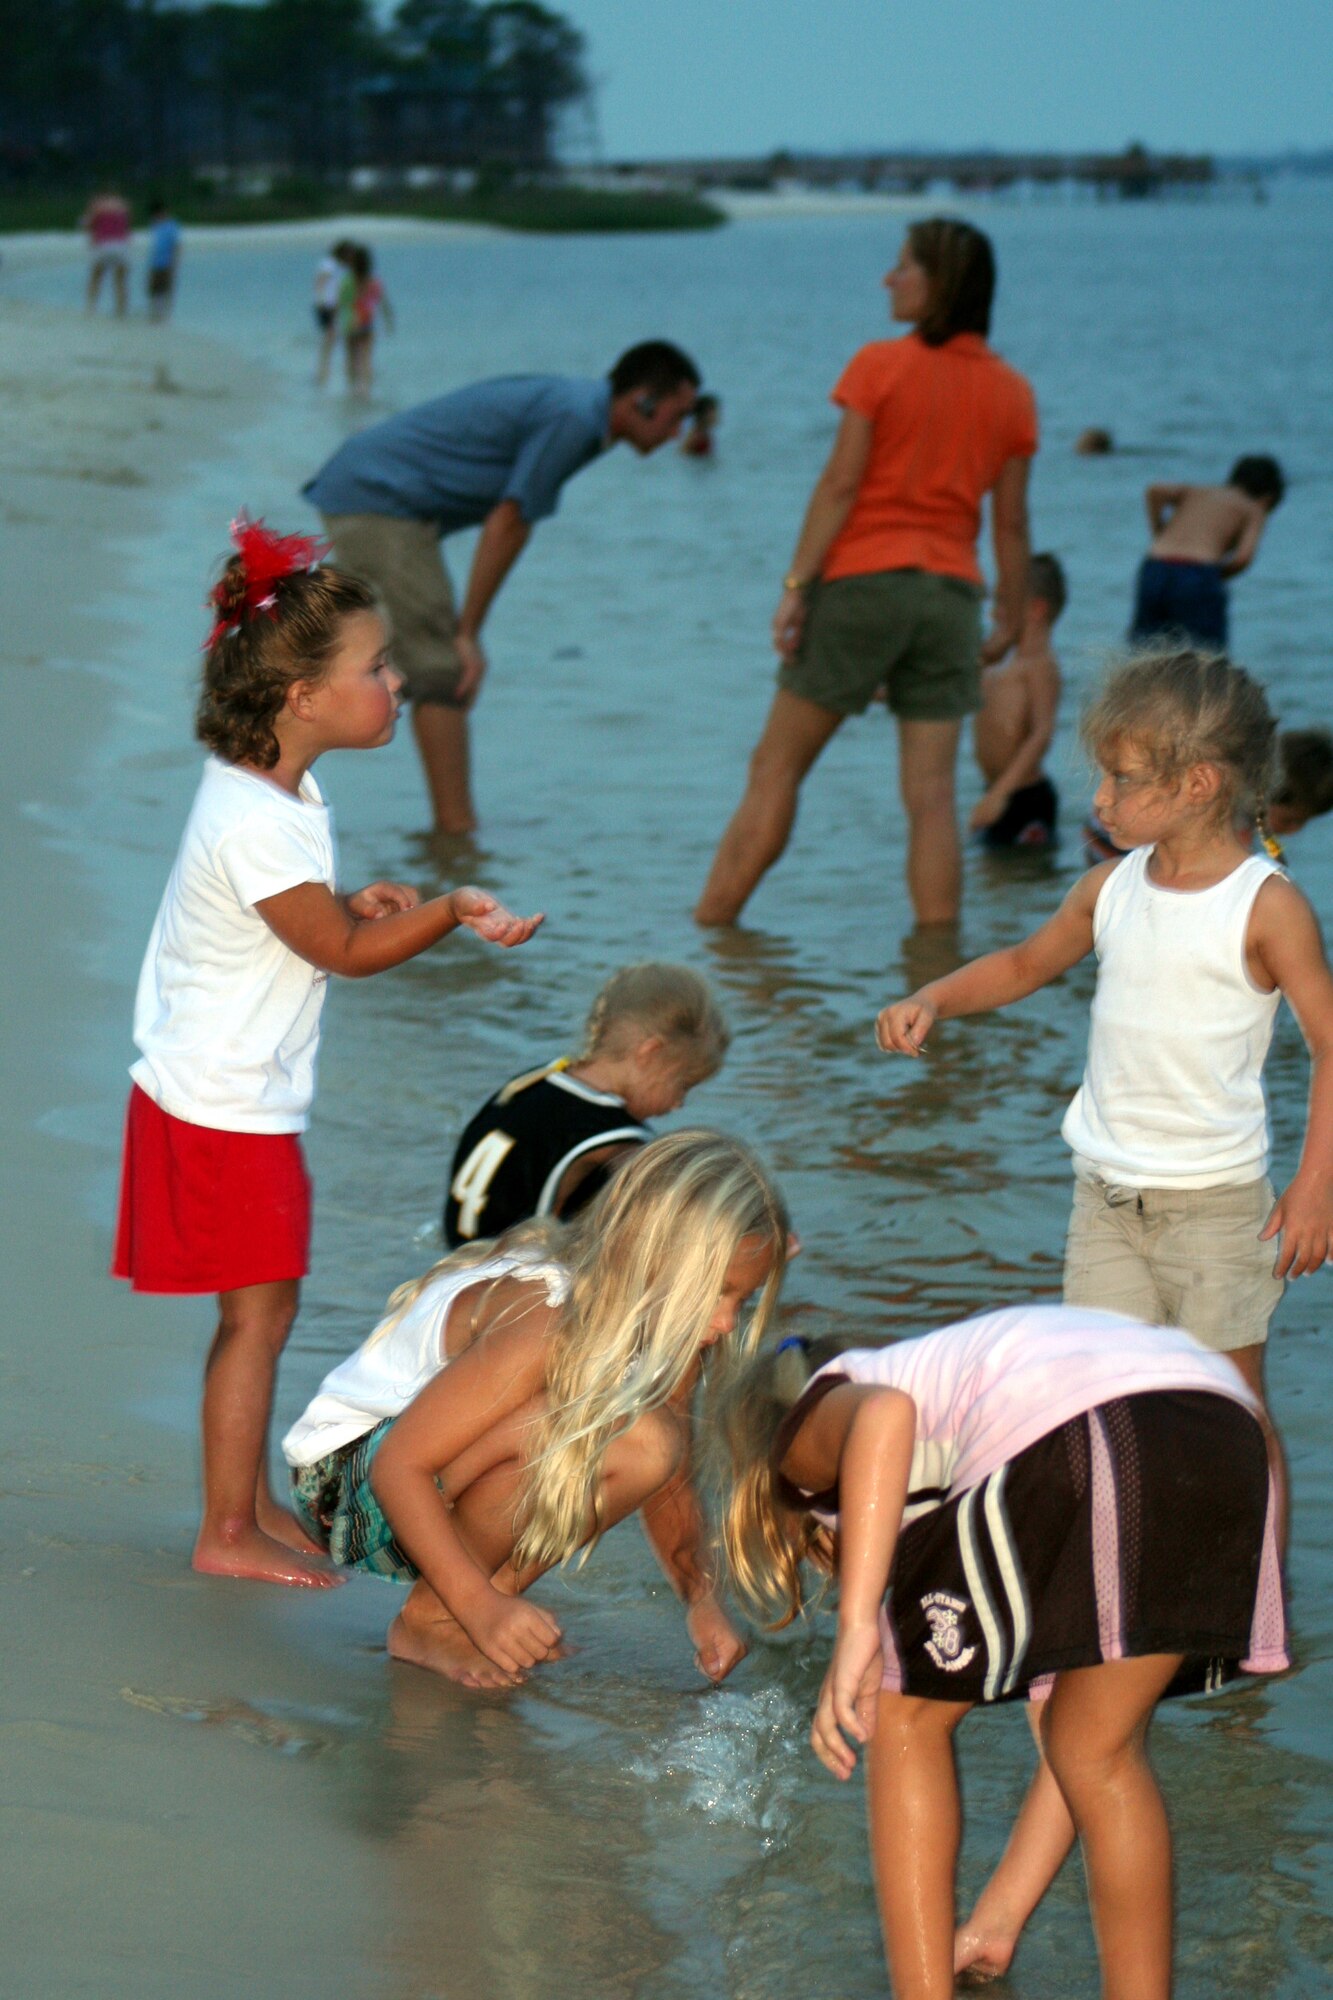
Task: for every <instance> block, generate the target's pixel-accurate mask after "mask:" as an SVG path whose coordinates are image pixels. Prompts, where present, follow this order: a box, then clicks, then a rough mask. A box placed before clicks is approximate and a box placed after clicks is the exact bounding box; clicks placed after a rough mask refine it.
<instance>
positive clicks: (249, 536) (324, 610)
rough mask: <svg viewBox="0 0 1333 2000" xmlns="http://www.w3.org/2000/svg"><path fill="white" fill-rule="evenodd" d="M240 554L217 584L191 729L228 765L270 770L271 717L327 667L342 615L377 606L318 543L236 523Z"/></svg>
mask: <svg viewBox="0 0 1333 2000" xmlns="http://www.w3.org/2000/svg"><path fill="white" fill-rule="evenodd" d="M233 532H234V538H235V540H236V541H237V545H238V546H237V553H236V554H235V555H234V556H232V557H231V559H230V561H229V562H228V563H227V565H226V568H225V569H224V570H223V572H222V575H221V577H220V579H219V581H218V583H217V584H216V585H215V587H214V589H213V592H212V595H211V597H210V600H209V601H210V603H211V604H212V606H213V607H214V609H215V610H216V612H217V619H216V622H215V624H214V627H213V631H212V632H211V634H210V635H209V638H208V641H207V643H206V646H205V651H204V668H203V686H202V689H201V692H200V696H199V705H198V708H197V710H196V711H195V734H196V735H197V736H198V738H199V740H200V742H201V743H204V744H206V745H207V746H208V748H209V749H210V750H212V751H213V752H214V754H215V755H216V756H218V757H221V758H222V759H223V760H224V761H225V762H226V763H228V764H253V765H254V766H255V767H256V768H257V769H259V770H263V771H269V770H272V768H273V766H274V765H275V764H276V763H277V761H278V755H279V751H278V739H277V736H276V735H275V733H274V727H273V725H274V723H275V721H276V720H277V717H278V715H279V714H280V713H281V711H282V709H283V707H284V705H285V704H286V701H287V697H288V694H289V692H290V691H291V689H292V688H293V687H295V686H296V684H297V683H298V682H300V681H304V682H309V683H317V682H319V681H320V680H321V679H322V678H323V677H324V675H325V674H327V672H328V670H329V667H330V665H331V664H332V661H333V657H334V655H335V653H336V652H337V650H338V647H339V644H340V642H341V640H342V638H343V636H344V627H345V625H346V621H347V620H348V618H350V617H351V616H353V615H354V614H355V613H357V612H375V611H376V610H377V608H378V605H377V600H376V597H375V593H374V591H373V590H372V589H371V588H370V586H369V584H366V583H363V582H362V581H361V579H360V578H359V577H354V576H349V575H348V574H347V573H346V571H345V570H339V569H334V568H332V567H331V566H329V565H328V564H320V563H319V562H318V560H317V558H318V546H319V545H318V544H316V543H314V542H311V541H309V540H307V539H306V538H305V537H302V536H296V535H291V536H278V535H269V534H268V533H267V531H266V530H265V529H264V528H263V524H262V523H260V522H253V523H249V522H242V523H239V524H238V525H237V527H236V529H235V530H234V531H233Z"/></svg>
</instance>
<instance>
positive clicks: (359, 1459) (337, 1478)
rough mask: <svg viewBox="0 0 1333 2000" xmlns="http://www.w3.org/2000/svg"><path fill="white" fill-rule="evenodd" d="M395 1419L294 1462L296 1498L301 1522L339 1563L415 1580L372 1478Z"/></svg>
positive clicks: (413, 1567)
mask: <svg viewBox="0 0 1333 2000" xmlns="http://www.w3.org/2000/svg"><path fill="white" fill-rule="evenodd" d="M392 1423H393V1419H392V1417H389V1418H386V1419H385V1421H384V1422H383V1423H382V1424H376V1426H375V1428H374V1430H373V1431H367V1432H366V1435H365V1436H364V1437H359V1438H353V1440H352V1442H351V1443H350V1444H345V1445H340V1446H339V1448H338V1450H337V1451H331V1452H330V1453H329V1455H328V1457H327V1458H318V1459H316V1460H315V1463H314V1464H313V1465H297V1466H293V1467H292V1504H293V1506H294V1507H295V1509H296V1513H297V1518H298V1519H299V1520H300V1522H301V1525H302V1526H303V1527H304V1528H305V1529H307V1530H308V1532H309V1533H310V1534H312V1535H313V1536H314V1538H315V1540H316V1541H317V1542H320V1543H321V1544H322V1545H323V1546H324V1547H325V1548H326V1549H327V1550H328V1552H329V1554H330V1555H331V1556H332V1557H333V1560H334V1562H335V1563H336V1564H337V1565H338V1567H339V1569H368V1570H370V1571H371V1572H372V1574H373V1575H375V1576H391V1577H393V1578H394V1579H395V1581H396V1582H398V1583H411V1582H413V1581H414V1580H415V1578H416V1577H417V1575H418V1574H419V1572H418V1570H417V1568H416V1565H415V1564H414V1563H413V1562H411V1561H410V1560H409V1558H408V1557H407V1556H406V1555H405V1554H404V1552H403V1550H402V1549H400V1548H399V1546H398V1544H397V1542H396V1541H395V1540H394V1538H393V1529H392V1528H391V1527H390V1526H389V1524H388V1522H387V1521H386V1520H385V1518H384V1514H383V1512H382V1510H381V1508H380V1503H379V1501H378V1500H377V1499H376V1498H375V1495H374V1492H373V1491H372V1488H371V1484H370V1468H371V1466H372V1465H373V1464H374V1462H375V1453H376V1452H377V1451H378V1450H379V1448H380V1446H381V1445H382V1444H383V1442H384V1440H385V1438H386V1437H387V1436H388V1434H389V1430H390V1428H391V1426H392Z"/></svg>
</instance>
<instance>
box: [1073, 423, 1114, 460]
mask: <svg viewBox="0 0 1333 2000" xmlns="http://www.w3.org/2000/svg"><path fill="white" fill-rule="evenodd" d="M1074 450H1075V451H1076V452H1077V453H1078V456H1079V457H1080V458H1109V457H1110V456H1111V453H1112V452H1113V451H1114V450H1115V439H1114V438H1113V437H1112V435H1111V433H1110V431H1104V430H1102V429H1100V428H1099V427H1098V426H1097V425H1096V424H1093V425H1091V426H1090V427H1089V428H1088V429H1087V430H1085V431H1080V432H1079V434H1078V436H1077V438H1075V440H1074Z"/></svg>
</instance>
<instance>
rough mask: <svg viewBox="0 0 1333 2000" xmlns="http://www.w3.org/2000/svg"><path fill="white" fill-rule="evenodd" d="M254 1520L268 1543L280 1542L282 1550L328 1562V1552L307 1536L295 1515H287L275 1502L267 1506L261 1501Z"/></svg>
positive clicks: (284, 1509)
mask: <svg viewBox="0 0 1333 2000" xmlns="http://www.w3.org/2000/svg"><path fill="white" fill-rule="evenodd" d="M255 1518H256V1520H257V1522H258V1524H259V1529H260V1533H261V1534H265V1535H267V1536H268V1538H269V1540H270V1541H274V1542H281V1543H282V1545H283V1547H284V1548H288V1549H295V1550H296V1552H297V1554H298V1555H302V1556H321V1557H323V1559H324V1560H325V1562H327V1561H328V1551H327V1550H326V1549H322V1548H321V1547H320V1545H319V1543H318V1542H317V1541H316V1540H315V1539H314V1537H313V1535H308V1534H307V1533H306V1531H305V1529H304V1528H303V1527H302V1526H301V1523H300V1522H299V1521H298V1520H297V1518H296V1516H295V1514H289V1513H288V1511H287V1509H286V1508H285V1507H279V1505H278V1503H277V1501H276V1500H275V1501H271V1502H270V1503H269V1504H268V1505H267V1506H265V1505H264V1503H263V1502H262V1501H261V1502H260V1503H259V1504H258V1505H257V1506H256V1508H255Z"/></svg>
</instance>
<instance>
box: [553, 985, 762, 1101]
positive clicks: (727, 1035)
mask: <svg viewBox="0 0 1333 2000" xmlns="http://www.w3.org/2000/svg"><path fill="white" fill-rule="evenodd" d="M645 1035H660V1036H661V1037H662V1040H663V1041H664V1042H666V1043H668V1044H669V1045H671V1046H672V1047H675V1048H678V1049H679V1050H680V1051H681V1052H682V1053H686V1052H688V1053H689V1054H690V1055H691V1056H693V1057H694V1058H695V1059H696V1062H697V1066H698V1069H699V1071H700V1081H702V1079H703V1077H705V1076H712V1075H713V1074H714V1072H715V1071H717V1070H719V1069H721V1067H722V1059H723V1057H724V1056H725V1055H726V1053H727V1049H728V1047H729V1045H730V1042H731V1029H730V1028H729V1027H728V1025H727V1019H726V1016H725V1015H724V1014H723V1012H722V1009H721V1008H720V1007H719V1006H718V1004H717V1001H716V999H715V998H714V995H713V989H712V988H711V986H710V985H709V984H708V981H707V980H706V979H705V978H704V977H703V976H702V974H700V973H698V972H695V971H694V970H693V968H692V967H690V966H688V965H669V964H665V963H663V962H661V961H660V960H657V959H647V960H645V961H644V962H643V963H642V964H639V965H622V966H621V968H620V970H619V972H613V973H612V974H611V977H610V978H609V979H608V980H607V982H606V984H605V985H604V986H603V987H602V989H601V991H600V992H599V993H598V995H597V998H596V999H595V1000H594V1001H593V1003H592V1006H591V1008H590V1009H589V1011H588V1022H587V1026H586V1028H585V1029H584V1045H583V1057H582V1060H584V1061H585V1062H586V1061H587V1060H588V1059H589V1058H590V1057H592V1056H599V1055H612V1054H619V1053H621V1052H622V1050H621V1044H622V1043H624V1044H628V1043H629V1042H630V1041H631V1040H638V1039H640V1038H642V1037H643V1036H645Z"/></svg>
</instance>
